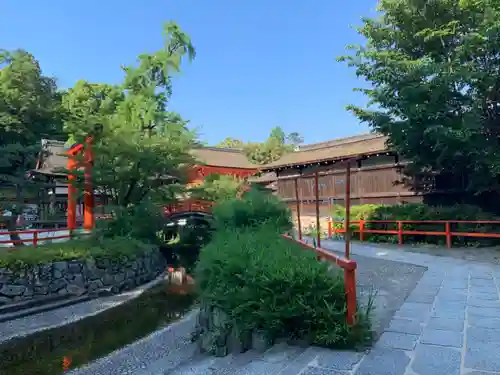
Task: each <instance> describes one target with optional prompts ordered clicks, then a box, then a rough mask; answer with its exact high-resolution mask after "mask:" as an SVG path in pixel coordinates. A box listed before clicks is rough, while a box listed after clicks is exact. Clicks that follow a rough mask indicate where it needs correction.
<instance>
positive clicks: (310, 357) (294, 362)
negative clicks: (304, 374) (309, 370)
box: [279, 346, 327, 375]
mask: <svg viewBox="0 0 500 375" xmlns="http://www.w3.org/2000/svg"><path fill="white" fill-rule="evenodd" d="M325 350H327V349H324V348H317V347H314V346H313V347H309V348H307V349H306V350H305V351H303V352H302V353H301V354H300V355H299V356H297V357H295V358H291V359H290V361H289V362H288V364H287V366H286V367H285V369H284V370H282V371H281V372H280V373H279V375H297V374H298V373H300V372H301V371H302V370H303V369H304V368H305V367H306V366H308V365H310V364H311V363H312V362H313V361H314V362H315V363H316V358H317V357H318V355H319V354H321V353H323V351H325Z"/></svg>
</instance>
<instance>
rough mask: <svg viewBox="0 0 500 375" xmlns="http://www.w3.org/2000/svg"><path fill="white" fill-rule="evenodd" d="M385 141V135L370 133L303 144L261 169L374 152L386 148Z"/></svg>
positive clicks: (272, 168)
mask: <svg viewBox="0 0 500 375" xmlns="http://www.w3.org/2000/svg"><path fill="white" fill-rule="evenodd" d="M386 142H387V137H385V136H383V135H381V134H377V133H370V134H363V135H357V136H353V137H348V138H341V139H335V140H332V141H327V142H321V143H315V144H310V145H305V146H302V147H300V149H299V151H296V152H292V153H289V154H286V155H284V156H283V157H282V158H281V159H279V160H277V161H275V162H273V163H270V164H266V165H265V166H263V167H262V169H263V170H267V171H271V170H276V169H280V168H283V167H293V166H300V165H306V164H309V163H317V162H326V161H332V160H338V159H346V158H350V157H358V156H363V155H370V154H376V153H379V152H384V151H387V150H388V149H387V145H386Z"/></svg>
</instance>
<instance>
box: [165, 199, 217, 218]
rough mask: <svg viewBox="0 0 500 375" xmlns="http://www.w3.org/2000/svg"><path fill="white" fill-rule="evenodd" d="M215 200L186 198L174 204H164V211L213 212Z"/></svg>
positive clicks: (172, 212)
mask: <svg viewBox="0 0 500 375" xmlns="http://www.w3.org/2000/svg"><path fill="white" fill-rule="evenodd" d="M212 206H213V202H209V201H204V200H195V199H192V200H185V201H181V202H177V203H174V204H169V205H166V206H164V208H163V212H164V213H165V215H172V214H175V213H180V212H204V213H210V212H212Z"/></svg>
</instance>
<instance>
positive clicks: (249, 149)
mask: <svg viewBox="0 0 500 375" xmlns="http://www.w3.org/2000/svg"><path fill="white" fill-rule="evenodd" d="M303 142H304V139H303V137H302V136H301V135H300V134H299V133H297V132H293V133H290V134H288V135H286V134H285V132H284V131H283V129H281V127H279V126H276V127H274V128H273V129H271V134H270V135H269V137H268V138H267V139H266V141H264V142H262V143H259V142H249V143H245V142H243V141H241V140H238V139H234V138H231V137H228V138H226V139H225V140H223V141H222V142H220V143H219V144H217V146H216V147H222V148H238V149H242V150H243V152H244V153H245V155H246V156H247V158H248V160H249V161H251V162H252V163H255V164H268V163H271V162H273V161H276V160H278V159H279V158H281V157H282V156H283V155H284V154H286V153H289V152H293V151H294V150H295V148H296V147H297V146H298V145H299V144H301V143H303Z"/></svg>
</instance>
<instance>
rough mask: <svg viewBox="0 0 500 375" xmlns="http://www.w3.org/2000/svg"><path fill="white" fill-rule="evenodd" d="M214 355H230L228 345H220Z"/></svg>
mask: <svg viewBox="0 0 500 375" xmlns="http://www.w3.org/2000/svg"><path fill="white" fill-rule="evenodd" d="M214 355H215V356H216V357H225V356H226V355H228V349H227V346H225V345H224V346H218V347H217V348H215V353H214Z"/></svg>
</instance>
